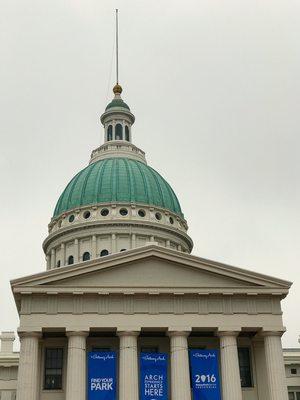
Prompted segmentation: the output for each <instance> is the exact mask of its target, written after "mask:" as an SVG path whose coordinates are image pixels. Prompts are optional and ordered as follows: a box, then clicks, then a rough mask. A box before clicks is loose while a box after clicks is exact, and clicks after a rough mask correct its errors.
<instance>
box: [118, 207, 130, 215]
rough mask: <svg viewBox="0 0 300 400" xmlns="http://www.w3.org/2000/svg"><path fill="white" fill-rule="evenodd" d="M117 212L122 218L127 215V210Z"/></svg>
mask: <svg viewBox="0 0 300 400" xmlns="http://www.w3.org/2000/svg"><path fill="white" fill-rule="evenodd" d="M119 212H120V214H121V215H122V217H125V216H126V215H127V214H128V210H127V208H121V210H120V211H119Z"/></svg>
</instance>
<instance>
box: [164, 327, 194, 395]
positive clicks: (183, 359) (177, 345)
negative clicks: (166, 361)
mask: <svg viewBox="0 0 300 400" xmlns="http://www.w3.org/2000/svg"><path fill="white" fill-rule="evenodd" d="M188 335H189V332H169V336H170V353H171V356H170V358H171V398H172V400H191V384H190V372H189V370H190V368H189V354H188V341H187V337H188Z"/></svg>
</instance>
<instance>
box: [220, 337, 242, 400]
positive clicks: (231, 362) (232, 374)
mask: <svg viewBox="0 0 300 400" xmlns="http://www.w3.org/2000/svg"><path fill="white" fill-rule="evenodd" d="M219 336H220V352H221V372H222V392H223V400H242V387H241V378H240V369H239V359H238V351H237V341H236V336H237V333H236V332H224V333H219Z"/></svg>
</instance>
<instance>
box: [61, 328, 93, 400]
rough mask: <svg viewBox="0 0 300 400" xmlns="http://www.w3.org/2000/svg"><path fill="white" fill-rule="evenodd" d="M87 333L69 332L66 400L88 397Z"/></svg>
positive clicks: (80, 399) (82, 399)
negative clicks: (86, 385) (86, 383)
mask: <svg viewBox="0 0 300 400" xmlns="http://www.w3.org/2000/svg"><path fill="white" fill-rule="evenodd" d="M87 335H88V334H87V332H67V336H68V338H69V340H68V363H67V388H66V400H84V399H85V396H86V388H85V382H86V337H87Z"/></svg>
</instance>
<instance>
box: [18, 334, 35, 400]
mask: <svg viewBox="0 0 300 400" xmlns="http://www.w3.org/2000/svg"><path fill="white" fill-rule="evenodd" d="M39 337H40V335H39V334H38V333H34V332H31V333H26V334H25V333H23V334H20V341H21V348H20V360H19V370H18V383H17V400H38V398H39V396H38V388H39V380H38V370H39V368H38V359H39V356H38V355H39V354H38V353H39Z"/></svg>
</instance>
